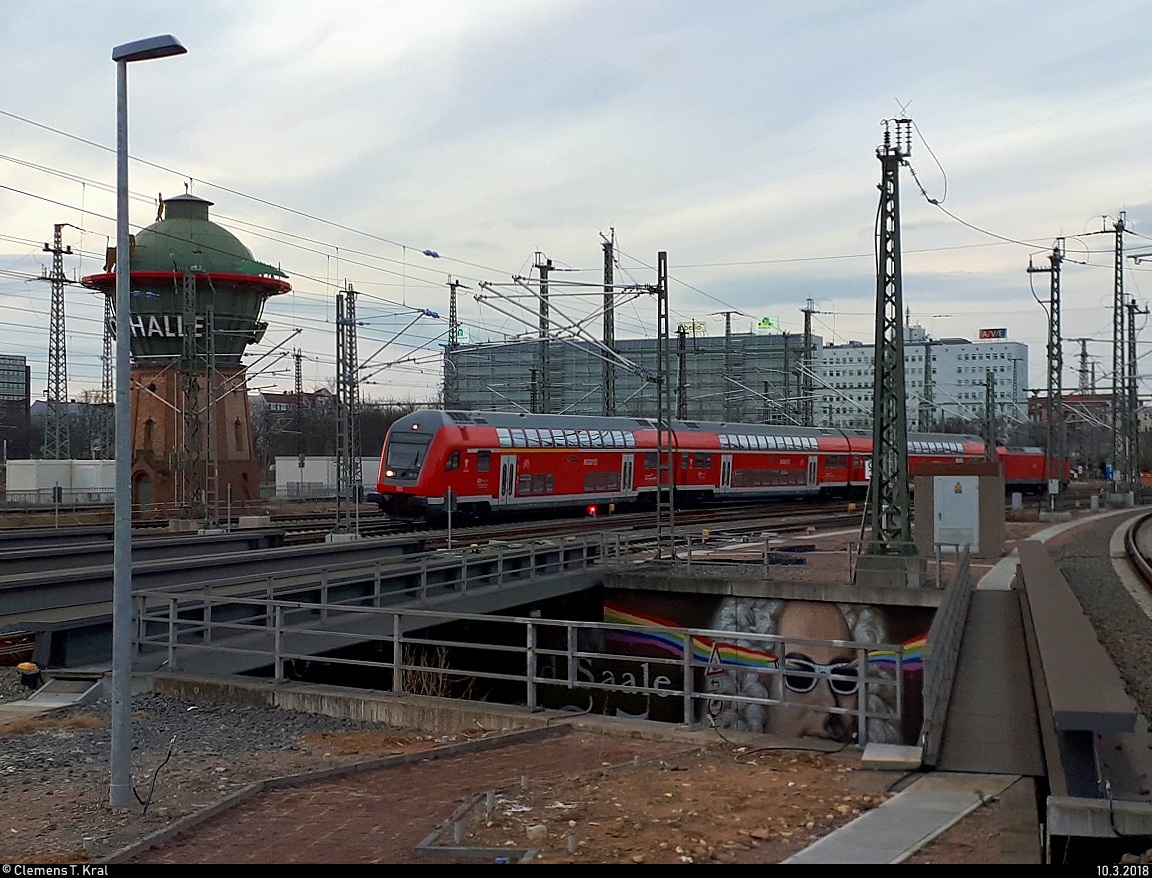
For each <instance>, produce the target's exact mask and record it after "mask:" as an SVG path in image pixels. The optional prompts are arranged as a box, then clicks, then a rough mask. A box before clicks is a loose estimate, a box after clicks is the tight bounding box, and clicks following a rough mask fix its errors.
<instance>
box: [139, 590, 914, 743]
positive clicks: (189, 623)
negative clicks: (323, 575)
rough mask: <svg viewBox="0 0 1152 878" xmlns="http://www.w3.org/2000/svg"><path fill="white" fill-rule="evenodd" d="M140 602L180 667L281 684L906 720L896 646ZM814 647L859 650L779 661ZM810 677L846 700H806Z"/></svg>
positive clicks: (413, 613)
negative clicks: (255, 670) (208, 660)
mask: <svg viewBox="0 0 1152 878" xmlns="http://www.w3.org/2000/svg"><path fill="white" fill-rule="evenodd" d="M137 610H138V612H139V614H140V619H141V627H142V629H143V630H146V631H147V632H148V633H147V636H145V637H143V638H142V640H141V643H140V648H141V649H143V650H156V649H162V650H165V651H166V653H167V664H168V666H169V668H170V669H172V670H180V669H181V668H182V667H183V666H185V665H186V664H187V663H189V662H194V661H195V660H196V658H198V657H201V656H204V655H205V654H207V653H211V654H213V655H214V656H215V657H217V658H219V657H227V656H242V657H243V658H244V660H245V662H246V663H247V665H249V666H251V667H263V668H264V669H265V670H266V672H267V673H268V674H269V675H270V676H271V677H272V678H273V679H275V680H277V681H282V680H286V679H290V678H293V677H295V676H297V672H298V671H299V670H300V669H301V668H303V667H307V668H309V671H310V674H311V675H318V676H319V677H321V678H324V679H340V678H342V677H348V676H355V677H356V679H358V680H363V679H365V678H366V677H365V675H367V678H370V679H372V680H373V683H372V687H373V688H380V689H383V690H387V691H392V692H395V693H397V694H421V695H440V696H445V697H467V696H468V695H469V694H473V695H474V694H476V693H477V692H478V691H480V690H483V691H484V692H485V695H486V700H490V701H495V702H499V703H506V704H522V705H524V706H525V707H526V708H528V709H529V710H537V709H543V708H544V707H550V708H553V709H561V710H586V711H592V710H598V712H604V713H609V712H612V710H615V711H616V712H617V713H618V714H622V715H626V716H632V717H635V716H638V715H641V716H647V717H649V718H652V719H663V720H665V721H668V722H674V723H682V724H685V725H689V726H696V725H700V724H711V725H714V726H717V727H719V728H725V727H727V728H735V729H740V730H746V731H762V732H766V733H771V732H772V731H773V723H772V719H771V717H772V716H773V715H776V716H779V715H780V714H779V713H778V712H780V711H783V712H785V713H793V712H795V711H807V712H814V713H818V714H825V715H829V716H837V717H840V723H841V727H842V728H844V729H846V730H850V729H853V728H855V729H856V730H857V734H856V743H857V744H858V745H859V746H863V745H864V744H865V743H867V741H868V740H869V738H870V737H872V736H875V735H876V734H877V730H878V729H880V728H881V727H884V726H887V727H888V731H887V732H886V733H885V734H884V735H883V738H884V739H885V740H893V739H894V738H893V735H894V734H897V732H896V731H895V730H899V729H900V727H901V705H902V704H903V684H902V681H903V676H904V674H903V662H904V652H903V648H902V647H901V646H899V645H895V644H883V643H868V642H861V641H838V640H820V639H811V638H799V637H787V638H785V637H782V636H780V635H772V634H755V633H747V632H740V633H735V632H726V631H718V630H712V629H698V628H674V627H668V626H657V625H651V626H648V625H625V624H615V623H606V622H592V621H577V620H549V619H540V618H534V617H521V616H498V615H491V614H469V613H459V612H450V611H446V610H437V609H432V608H420V607H413V606H405V607H383V606H363V605H351V604H336V605H328V606H322V605H320V604H319V603H317V602H312V601H295V600H282V599H273V598H251V597H225V596H218V595H212V594H209V593H207V592H200V593H196V594H192V593H189V592H186V591H179V592H168V593H165V592H151V593H149V594H148V595H147V596H140V597H138V598H137ZM465 623H467V624H465ZM472 632H475V636H469V634H470V633H472ZM353 646H356V647H358V648H357V649H356V650H355V652H357V653H358V654H359V655H358V656H356V657H353V656H352V655H350V653H351V652H352V650H351V649H348V648H350V647H353ZM820 649H835V650H837V651H838V652H839V653H840V654H842V655H845V656H851V658H845V659H844V660H843V661H841V662H837V663H835V664H832V665H829V666H823V665H816V664H813V663H812V662H802V661H794V660H792V661H789V660H783V661H782V660H781V657H783V656H787V655H789V654H791V653H794V652H798V653H804V654H820V653H819V652H818V650H820ZM358 685H362V684H358ZM816 686H829V687H831V691H833V692H839V693H841V697H838V698H834V699H818V700H809V699H808V698H805V697H803V694H804V693H807V692H810V691H812V690H814V689H815V688H816ZM774 712H775V713H774Z"/></svg>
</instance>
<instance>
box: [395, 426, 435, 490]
mask: <svg viewBox="0 0 1152 878" xmlns="http://www.w3.org/2000/svg"><path fill="white" fill-rule="evenodd" d="M431 442H432V436H431V435H430V434H428V433H407V432H402V433H396V432H393V433H391V434H390V435H389V436H388V450H387V451H386V452H385V455H384V475H385V476H386V477H387V478H390V479H412V480H415V479H416V478H418V477H419V475H420V467H421V466H422V465H423V464H424V459H425V458H426V457H427V456H428V446H429V444H431Z"/></svg>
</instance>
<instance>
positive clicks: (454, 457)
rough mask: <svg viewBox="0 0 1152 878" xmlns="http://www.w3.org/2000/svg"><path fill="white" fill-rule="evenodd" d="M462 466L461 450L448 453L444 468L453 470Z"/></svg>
mask: <svg viewBox="0 0 1152 878" xmlns="http://www.w3.org/2000/svg"><path fill="white" fill-rule="evenodd" d="M459 468H460V452H459V451H453V452H452V453H450V454H449V455H448V460H446V461H445V462H444V469H446V470H453V469H459Z"/></svg>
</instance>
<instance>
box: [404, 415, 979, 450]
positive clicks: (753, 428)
mask: <svg viewBox="0 0 1152 878" xmlns="http://www.w3.org/2000/svg"><path fill="white" fill-rule="evenodd" d="M397 423H406V424H412V423H416V424H419V425H420V427H421V428H424V429H432V428H435V427H438V426H459V427H504V428H517V427H529V428H535V429H551V430H655V429H657V428H658V424H657V422H656V421H655V420H654V419H652V418H631V417H615V418H610V417H605V416H603V415H540V414H534V413H531V412H504V411H458V410H443V409H422V410H420V411H417V412H413V413H412V414H410V415H406V416H405V417H403V418H401V419H400V420H399V421H397ZM671 427H672V429H673V430H674V431H675V432H677V433H692V432H698V433H745V434H749V435H756V436H814V437H819V436H835V437H847V438H860V439H865V438H866V439H871V438H872V433H871V431H867V430H838V429H835V428H832V427H801V426H798V425H797V426H791V425H779V424H741V423H734V422H733V423H729V422H726V421H688V420H685V421H678V420H674V421H672V423H671ZM908 438H909V439H910V440H913V439H915V440H920V441H927V442H978V443H981V444H982V443H983V441H984V440H983V439H981V438H980V437H979V436H972V435H966V434H962V433H909V434H908Z"/></svg>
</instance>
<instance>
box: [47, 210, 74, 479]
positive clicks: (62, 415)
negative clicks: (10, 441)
mask: <svg viewBox="0 0 1152 878" xmlns="http://www.w3.org/2000/svg"><path fill="white" fill-rule="evenodd" d="M65 225H67V223H56V225H55V226H54V227H53V229H54V231H53V235H52V246H48V245H47V244H45V245H44V251H45V252H46V253H51V254H52V273H51V274H50V275H48V277H47V278H46V280H50V281H51V282H52V317H51V323H50V325H49V327H48V388H47V403H48V410H47V417H45V419H44V457H45V458H46V459H48V460H67V459H68V458H69V457H71V452H70V450H69V449H70V446H71V437H70V436H69V432H68V351H67V345H66V339H65V334H64V283H65V280H66V279H65V277H64V256H65V255H69V256H70V255H72V248H71V247H63V246H61V234H62V231H63V229H64V226H65Z"/></svg>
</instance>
